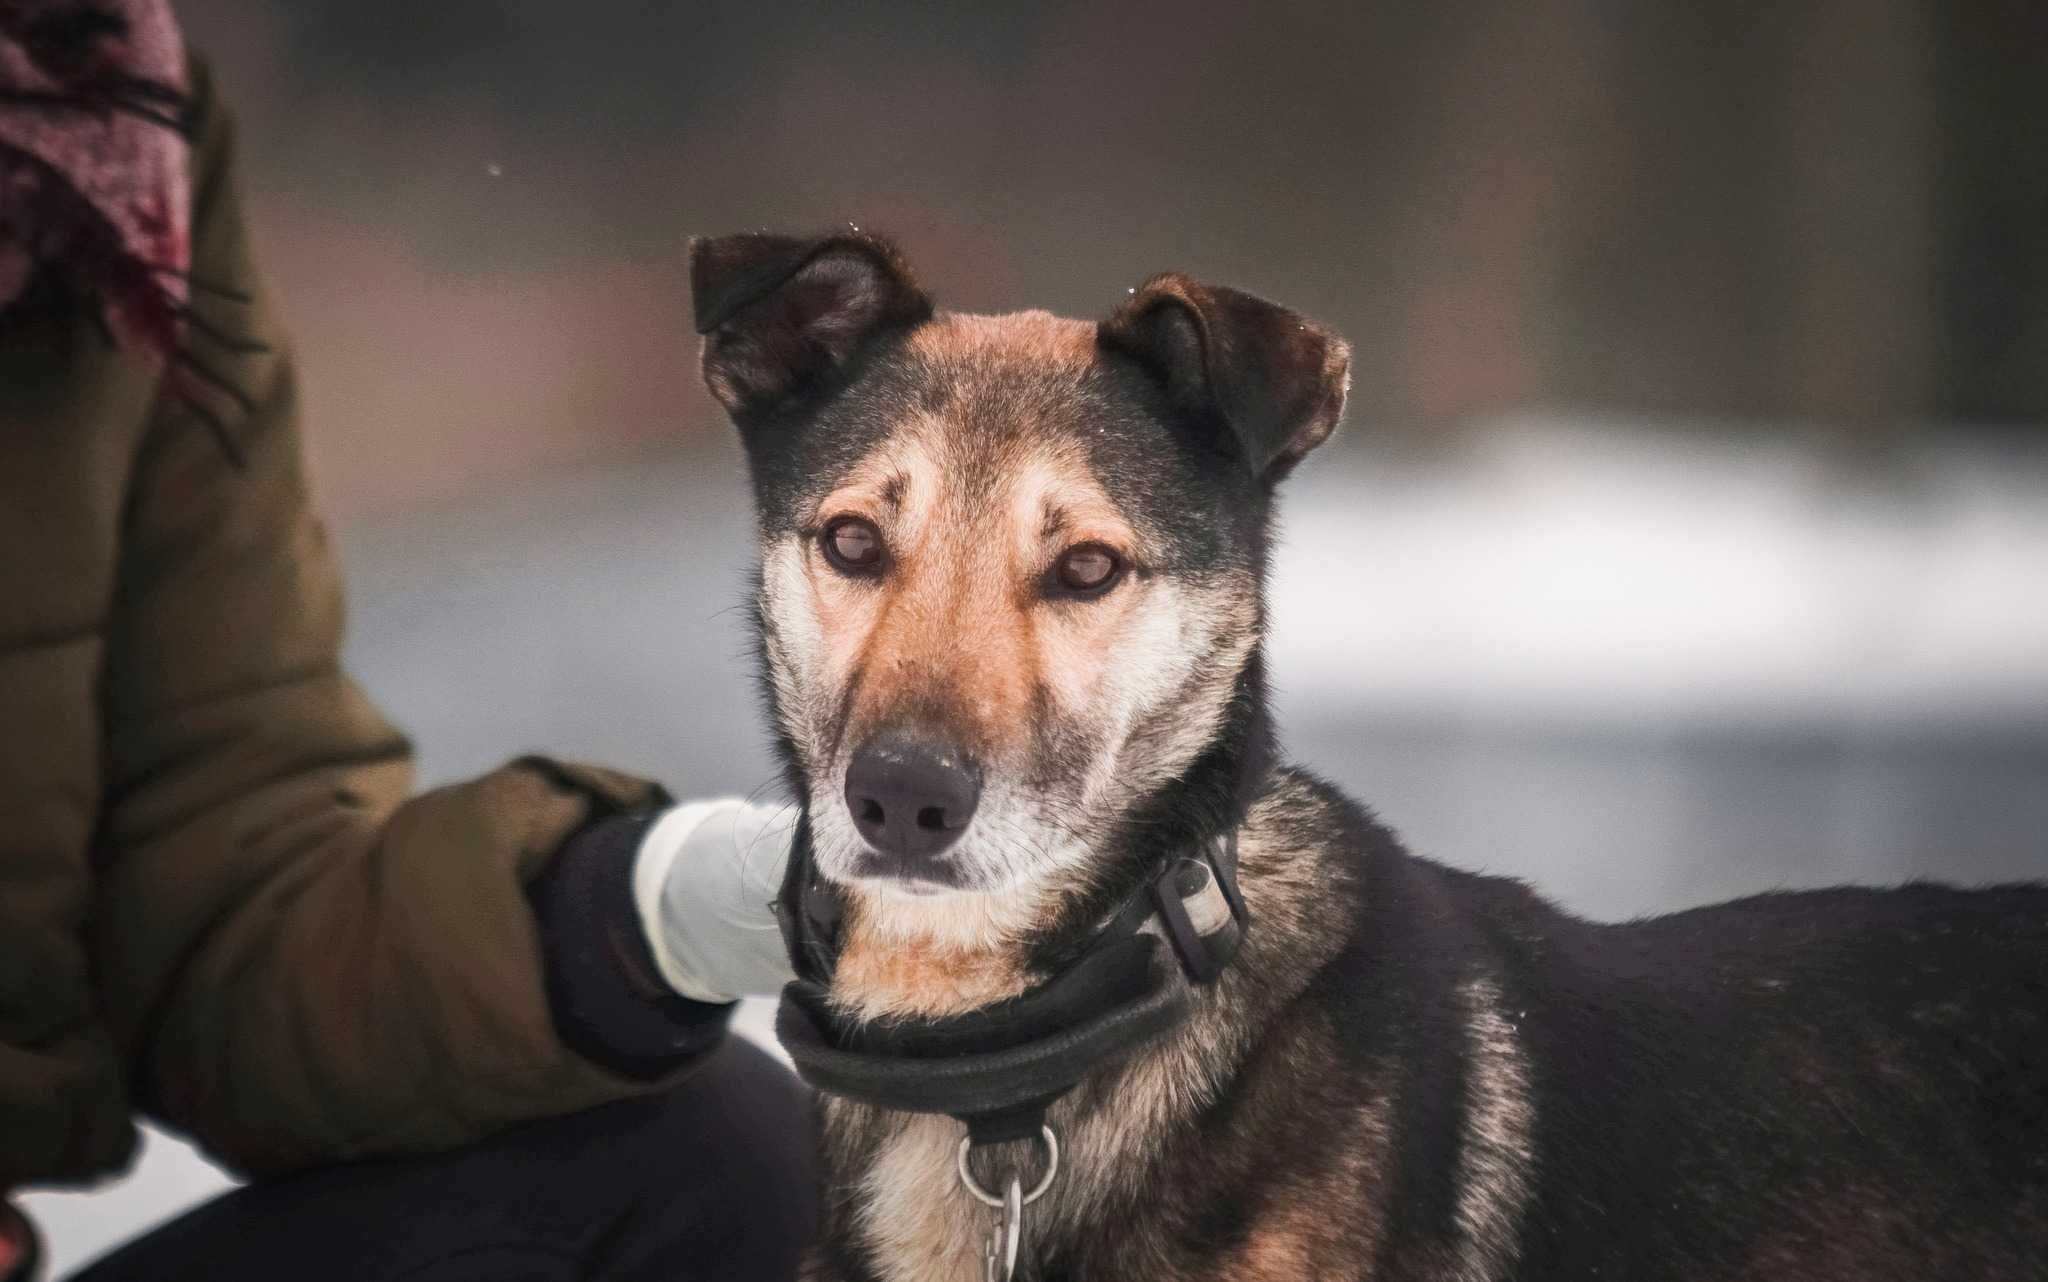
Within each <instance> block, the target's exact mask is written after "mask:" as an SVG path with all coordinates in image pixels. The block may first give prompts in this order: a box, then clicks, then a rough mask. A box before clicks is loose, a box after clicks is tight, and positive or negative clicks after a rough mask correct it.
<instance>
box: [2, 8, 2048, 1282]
mask: <svg viewBox="0 0 2048 1282" xmlns="http://www.w3.org/2000/svg"><path fill="white" fill-rule="evenodd" d="M179 8H180V11H181V13H182V16H183V18H184V21H185V23H186V27H187V34H188V37H189V38H190V40H191V41H192V43H193V44H194V45H195V46H196V47H198V48H199V49H201V50H203V51H205V52H206V53H207V54H208V55H209V56H210V58H211V59H212V61H213V63H214V66H215V70H216V72H217V74H218V76H219V79H220V81H221V82H222V84H223V85H224V87H225V91H226V94H227V96H228V97H229V99H230V100H231V101H232V102H234V103H236V104H237V105H238V107H239V111H240V113H241V119H242V168H243V181H244V186H245V189H246V192H247V195H248V198H249V201H250V204H251V213H252V217H253V220H254V223H255V230H256V233H257V238H258V241H259V244H260V246H261V247H262V250H263V251H264V255H265V257H266V259H267V262H268V266H269V271H270V273H271V275H272V277H273V278H274V280H275V282H276V284H277V286H278V288H279V291H280V293H281V295H282V298H283V301H284V304H285V307H286V310H287V313H288V315H289V316H290V317H291V318H292V320H293V322H294V328H295V332H296V335H297V344H298V351H299V357H300V359H301V362H302V365H303V369H304V373H305V381H306V384H307V396H308V400H309V402H310V407H309V418H308V422H309V426H310V431H311V433H312V440H313V450H314V455H315V458H314V465H315V469H316V473H317V479H318V482H319V485H320V488H321V491H322V493H323V495H324V498H325V501H326V504H327V506H328V509H329V511H330V515H331V516H332V518H333V524H334V527H335V532H336V534H337V537H338V540H339V542H340V544H341V546H342V548H343V550H344V552H345V554H346V556H347V558H348V561H349V564H350V569H351V581H352V586H353V590H354V605H355V612H354V628H353V633H352V642H351V646H352V648H351V654H352V658H353V662H354V664H355V666H356V668H357V670H358V672H359V674H360V675H361V676H362V678H363V679H364V680H365V682H366V683H367V684H368V686H369V687H370V689H371V690H372V691H373V692H374V693H375V694H376V695H377V696H379V697H380V699H381V700H382V701H383V702H384V703H385V704H386V706H387V708H388V710H389V711H390V712H391V713H392V714H393V715H394V716H395V717H396V718H397V719H398V720H399V721H400V722H401V723H402V724H404V725H406V726H407V727H408V728H409V729H410V730H411V731H412V732H413V733H414V734H415V735H416V736H417V738H418V740H419V743H420V746H421V749H422V760H423V764H424V767H425V773H426V776H427V778H428V781H429V782H437V781H443V780H446V779H450V778H454V777H458V776H460V775H463V774H466V773H468V772H472V771H476V770H481V769H484V768H486V767H488V766H490V765H493V764H496V763H497V762H498V761H500V760H502V759H504V758H505V757H508V756H510V755H514V754H516V753H518V752H520V751H523V750H526V749H530V748H540V747H545V748H548V749H551V750H554V751H559V752H563V753H569V754H574V755H583V756H588V757H592V758H597V759H602V760H607V761H610V762H613V763H615V764H618V765H620V766H624V767H629V768H632V769H635V770H638V771H642V772H645V773H648V774H652V775H656V776H659V777H662V778H664V779H667V780H668V781H670V783H671V785H672V786H673V787H674V788H675V789H676V790H677V791H679V792H682V793H710V792H723V791H739V792H748V791H752V790H754V789H757V788H761V787H763V786H764V785H766V784H768V782H769V781H770V779H771V777H772V774H773V768H772V765H771V762H770V760H769V758H768V755H767V752H766V743H765V736H764V735H763V734H762V732H761V729H760V725H759V720H758V716H757V714H756V711H755V707H754V703H753V694H752V689H751V686H750V684H749V678H750V668H749V660H748V657H747V651H746V644H747V643H746V638H745V629H744V626H743V620H742V617H741V614H740V612H739V610H738V607H739V605H740V601H741V576H742V574H743V571H744V567H745V565H746V562H747V558H748V521H749V513H748V507H747V495H746V490H745V479H744V476H743V474H742V471H741V468H740V465H739V460H738V455H737V450H736V448H735V445H734V443H733V442H732V440H731V439H730V437H729V430H728V429H727V428H726V426H725V425H724V424H723V423H722V422H721V421H720V420H719V419H718V417H717V415H716V414H715V413H714V411H713V407H712V406H711V404H710V402H709V401H708V399H707V398H706V397H705V396H704V394H703V393H702V391H701V390H700V388H699V386H698V383H697V381H696V375H695V338H694V336H693V335H692V334H691V332H690V326H689V320H688V307H687V289H686V283H685V274H684V262H683V246H684V241H685V239H686V237H687V236H689V235H690V234H693V233H699V232H721V231H731V230H740V229H747V228H755V227H778V228H797V229H803V228H823V227H827V226H830V225H832V224H834V223H837V222H841V221H852V222H856V223H858V224H860V225H861V226H863V227H873V228H878V229H881V230H884V231H886V232H888V233H890V234H892V235H894V236H895V237H896V238H898V239H899V241H900V242H901V243H902V244H903V245H904V246H905V247H906V248H907V250H908V251H909V253H910V255H911V258H912V260H913V261H914V262H915V263H917V264H918V265H919V267H920V268H921V269H922V271H923V273H924V276H925V278H926V281H927V283H928V284H929V285H930V286H931V287H932V288H933V289H934V291H935V293H937V295H938V296H939V297H940V299H941V300H942V302H943V303H945V304H947V305H950V306H954V307H957V308H961V309H968V310H990V309H1009V308H1013V307H1020V306H1044V307H1049V308H1052V309H1054V310H1058V311H1063V312H1067V313H1071V314H1077V315H1097V314H1100V313H1101V312H1103V311H1104V310H1106V309H1107V307H1108V306H1109V305H1110V304H1111V303H1112V302H1113V301H1114V300H1115V299H1116V298H1118V297H1119V296H1120V295H1121V294H1122V292H1123V289H1124V287H1125V286H1127V285H1130V284H1134V283H1136V282H1137V281H1138V280H1140V279H1142V278H1143V277H1144V276H1146V275H1148V274H1150V273H1151V272H1153V271H1156V270H1161V269H1165V268H1178V269H1181V270H1186V271H1189V272H1191V273H1194V274H1197V275H1200V276H1205V277H1208V278H1210V279H1214V280H1218V281H1224V282H1229V283H1232V284H1236V285H1240V286H1243V287H1246V288H1249V289H1253V290H1255V291H1258V292H1260V293H1263V294H1266V295H1268V296H1271V297H1274V298H1276V299H1279V300H1282V301H1284V302H1287V303H1288V304H1290V305H1293V306H1296V307H1298V308H1300V309H1301V310H1303V311H1305V312H1308V313H1309V314H1311V315H1314V316H1316V317H1318V318H1320V319H1322V320H1324V321H1326V322H1328V323H1329V324H1331V325H1332V326H1334V327H1335V328H1337V329H1339V330H1341V331H1342V332H1344V333H1345V334H1346V335H1348V336H1349V338H1350V339H1351V341H1352V345H1353V351H1354V355H1355V366H1354V369H1355V385H1354V388H1353V400H1352V405H1353V409H1352V412H1351V414H1350V418H1349V425H1348V427H1347V428H1346V431H1345V434H1344V435H1343V436H1342V437H1340V439H1339V441H1338V442H1337V443H1336V444H1334V445H1332V446H1331V447H1329V448H1328V449H1327V450H1326V451H1325V452H1324V453H1322V454H1320V455H1318V456H1317V457H1316V458H1315V459H1314V460H1313V461H1312V462H1311V464H1310V465H1309V466H1308V467H1306V468H1305V469H1304V470H1303V472H1302V473H1301V474H1300V475H1299V476H1298V477H1297V478H1296V480H1294V481H1293V482H1291V483H1290V487H1289V488H1290V494H1289V499H1288V504H1287V507H1286V523H1285V524H1286V534H1287V538H1286V543H1285V549H1284V551H1283V553H1282V555H1281V558H1280V563H1279V567H1278V573H1277V580H1276V582H1275V584H1274V593H1273V602H1274V612H1273V613H1274V627H1275V633H1276V635H1275V640H1274V644H1273V652H1274V668H1275V674H1276V680H1277V684H1278V686H1279V691H1280V697H1281V716H1282V724H1283V728H1284V730H1285V734H1286V737H1287V741H1288V744H1289V747H1290V749H1291V750H1292V752H1293V754H1294V755H1295V756H1296V757H1297V758H1298V759H1300V760H1302V761H1304V762H1306V763H1309V764H1311V765H1313V766H1315V767H1316V768H1318V769H1320V770H1321V771H1323V772H1324V773H1326V774H1328V775H1330V776H1331V777H1333V778H1335V779H1336V780H1338V781H1339V782H1341V783H1342V784H1344V785H1345V786H1346V787H1348V788H1349V789H1351V790H1352V791H1353V792H1355V793H1356V794H1357V795H1359V796H1360V797H1362V798H1364V799H1365V800H1367V801H1368V802H1370V803H1371V804H1372V805H1374V806H1375V807H1376V808H1377V809H1378V810H1379V811H1380V813H1381V815H1382V816H1383V817H1384V818H1385V819H1386V820H1387V821H1388V822H1390V823H1391V824H1393V825H1394V826H1395V827H1396V828H1398V829H1399V830H1401V831H1402V832H1403V833H1404V834H1405V835H1406V836H1407V838H1408V839H1409V841H1410V843H1411V844H1412V845H1413V846H1414V847H1415V848H1416V849H1417V850H1418V851H1419V852H1421V853H1424V854H1427V855H1430V856H1432V857H1435V858H1439V859H1442V860H1446V861H1448V862H1451V863H1455V864H1459V865H1462V866H1465V867H1471V868H1480V869H1489V870H1494V871H1499V872H1505V873H1511V874H1514V875H1517V876H1521V877H1524V878H1527V879H1528V880H1530V881H1531V882H1532V883H1534V884H1535V885H1537V886H1538V887H1540V888H1541V889H1543V890H1544V891H1545V892H1546V893H1548V894H1550V895H1551V896H1553V897H1554V898H1556V899H1557V900H1559V901H1560V902H1562V903H1563V904H1565V905H1566V906H1568V907H1570V908H1572V909H1575V910H1577V911H1580V912H1584V913H1588V914H1591V915H1595V916H1600V917H1610V918H1611V917H1625V916H1629V915H1634V914H1641V913H1650V912H1657V911H1662V910H1666V909H1670V908H1675V907H1680V906H1684V905H1690V904H1695V903H1700V902H1704V901H1707V900H1710V899H1714V898H1719V897H1727V896H1732V895H1736V894H1741V893H1747V892H1753V891H1758V890H1763V889H1768V888H1772V887H1780V886H1807V885H1816V884H1823V883H1829V882H1836V881H1843V880H1852V879H1853V880H1859V881H1870V882H1896V881H1898V880H1901V879H1904V878H1909V877H1939V878H1945V879H1949V880H1955V881H1960V882H1978V881H1985V880H1993V879H2010V878H2018V877H2042V876H2048V432H2044V430H2043V425H2044V422H2048V149H2044V147H2043V146H2042V140H2041V132H2040V131H2041V127H2042V122H2043V121H2044V120H2048V74H2043V72H2042V67H2043V66H2044V65H2048V8H2044V7H2042V6H2039V5H2035V4H2030V3H2023V2H2020V0H2014V2H2011V3H1994V2H1992V0H1948V2H1946V3H1937V2H1934V0H1927V2H1925V3H1912V2H1909V0H1853V2H1852V0H1777V2H1775V3H1743V2H1740V0H1724V2H1723V3H1718V4H1712V5H1698V4H1676V3H1674V4H1639V3H1623V2H1621V0H1611V2H1610V0H1503V2H1501V3H1487V4H1459V3H1441V4H1433V5H1390V4H1341V5H1340V4H1306V3H1292V2H1287V0H1268V3H1265V4H1260V5H1228V4H1220V3H1185V2H1184V3H1175V4H1135V3H1133V4H1118V5H1095V4H1078V3H1062V2H1057V0H1040V2H1036V3H994V2H990V0H983V2H981V3H976V4H972V5H944V4H937V3H931V4H916V5H912V4H894V5H862V6H853V5H843V4H830V3H825V2H824V0H814V2H812V3H805V4H758V3H756V4H746V5H731V6H721V5H704V4H691V3H675V4H661V3H647V2H642V3H624V2H621V0H583V2H582V3H579V4H574V5H567V4H559V3H551V2H544V0H437V2H436V3H434V4H430V5H422V4H418V3H416V2H414V0H294V3H292V4H290V5H268V6H254V5H249V4H246V3H237V2H234V0H184V3H182V4H181V5H180V6H179ZM515 692H516V697H514V696H515ZM745 1023H746V1025H747V1027H748V1028H750V1029H751V1030H753V1031H754V1032H756V1033H757V1034H758V1033H759V1032H760V1030H761V1029H763V1028H764V1027H765V1022H764V1020H763V1019H762V1012H761V1011H759V1010H752V1011H749V1012H748V1014H747V1017H746V1020H745ZM220 1182H221V1177H220V1176H219V1175H218V1174H217V1173H216V1172H213V1171H212V1170H211V1168H209V1167H207V1166H205V1165H204V1163H203V1162H201V1161H200V1159H198V1158H197V1157H195V1156H194V1155H192V1153H191V1152H190V1151H189V1150H187V1149H185V1148H183V1147H182V1146H181V1145H179V1144H178V1143H177V1142H176V1141H174V1140H172V1139H170V1138H168V1137H164V1136H160V1135H159V1136H152V1137H151V1140H150V1145H149V1149H148V1151H147V1155H146V1157H145V1159H144V1161H143V1163H142V1164H141V1166H140V1168H139V1170H138V1173H137V1174H136V1175H134V1176H132V1177H131V1178H129V1179H128V1180H126V1181H125V1182H122V1183H120V1184H117V1185H115V1186H112V1187H110V1188H108V1189H105V1190H101V1191H99V1192H96V1193H93V1194H89V1195H62V1196H58V1195H39V1196H36V1197H32V1198H30V1199H28V1201H29V1203H30V1207H31V1210H32V1211H33V1212H34V1213H35V1214H36V1215H37V1216H38V1218H40V1219H41V1220H42V1222H43V1223H44V1225H45V1226H46V1228H47V1229H49V1231H50V1232H51V1234H52V1237H53V1239H54V1245H55V1249H56V1254H57V1257H58V1263H59V1266H60V1267H66V1266H68V1265H69V1264H70V1263H75V1262H78V1261H80V1260H82V1259H84V1258H87V1257H89V1256H90V1255H92V1254H94V1253H96V1252H98V1251H99V1250H101V1249H103V1248H104V1247H105V1246H106V1245H108V1244H110V1243H111V1242H113V1241H115V1240H118V1239H119V1238H121V1237H124V1236H126V1235H127V1234H129V1233H131V1232H133V1231H135V1230H136V1229H137V1228H139V1227H141V1226H142V1225H144V1224H146V1223H147V1222H149V1221H150V1220H152V1219H154V1218H157V1217H161V1216H162V1215H164V1214H167V1213H168V1212H170V1211H171V1210H173V1209H175V1208H176V1207H178V1206H180V1205H183V1204H185V1203H187V1202H189V1201H191V1200H194V1199H196V1198H198V1197H201V1196H204V1195H205V1194H206V1193H208V1192H210V1191H211V1190H213V1189H214V1188H217V1187H219V1186H220Z"/></svg>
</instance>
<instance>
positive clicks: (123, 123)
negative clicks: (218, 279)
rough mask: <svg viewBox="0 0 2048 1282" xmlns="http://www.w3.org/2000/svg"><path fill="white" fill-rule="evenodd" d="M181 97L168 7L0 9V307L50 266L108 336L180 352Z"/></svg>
mask: <svg viewBox="0 0 2048 1282" xmlns="http://www.w3.org/2000/svg"><path fill="white" fill-rule="evenodd" d="M184 102H185V50H184V43H183V41H182V40H181V39H180V37H179V34H178V24H177V20H176V19H175V18H174V17H172V15H171V11H170V6H169V4H168V3H167V0H0V311H4V310H5V309H6V308H7V306H8V305H9V304H10V303H12V302H13V301H14V300H15V299H16V298H17V297H18V296H19V295H20V293H21V291H22V290H23V289H24V288H25V287H26V286H27V285H28V283H29V280H30V278H31V277H33V276H34V275H35V273H36V271H37V269H38V268H39V267H42V266H46V265H48V266H55V267H57V268H59V269H60V270H61V271H63V272H64V273H65V275H66V276H67V277H68V278H69V280H70V282H71V283H72V284H73V285H74V286H75V287H76V288H78V289H80V290H82V291H83V292H84V293H85V294H86V295H87V296H88V297H90V298H92V299H94V300H95V301H96V302H97V304H98V305H99V306H100V308H101V309H102V314H103V315H104V316H105V318H106V322H107V328H108V331H109V332H110V333H111V334H112V335H113V337H114V338H115V340H116V341H118V342H120V343H122V344H123V345H126V346H132V347H135V348H138V349H141V350H144V351H148V352H150V353H152V354H154V355H155V356H157V357H158V358H159V359H163V360H169V359H170V358H172V357H173V356H174V355H175V354H176V352H177V349H178V348H179V346H180V344H181V342H182V337H183V328H184V326H183V317H184V314H185V301H186V297H187V280H186V273H187V271H188V270H189V268H190V265H191V227H190V217H191V207H192V199H191V179H190V175H189V170H188V168H187V156H186V152H187V139H186V136H185V133H184V129H183V121H182V119H181V113H182V111H183V109H184Z"/></svg>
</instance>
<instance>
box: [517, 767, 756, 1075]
mask: <svg viewBox="0 0 2048 1282" xmlns="http://www.w3.org/2000/svg"><path fill="white" fill-rule="evenodd" d="M795 828H796V809H795V807H793V806H786V807H771V806H756V805H751V804H749V803H747V802H744V801H740V800H737V799H734V800H728V801H712V802H698V803H695V804H692V805H687V806H676V807H674V808H672V809H669V810H665V811H660V812H655V813H649V814H631V815H614V816H611V817H608V818H604V819H600V820H598V821H597V822H595V823H593V824H591V825H590V826H589V827H586V828H584V829H583V830H581V831H580V832H578V833H577V834H576V835H575V836H573V837H571V838H570V839H569V840H568V841H567V842H566V843H564V845H563V847H562V849H561V850H560V851H559V852H557V853H556V855H555V857H554V859H553V860H551V861H550V862H549V864H548V866H547V868H546V869H545V870H543V871H542V872H541V874H540V875H539V876H538V877H536V878H535V879H534V882H533V884H532V885H530V886H529V887H528V888H527V895H528V898H529V899H530V900H531V901H532V903H533V909H534V916H535V919H536V921H537V923H538V925H539V927H540V934H541V950H542V955H543V957H544V959H545V964H546V980H547V988H548V1005H549V1007H550V1009H551V1011H552V1013H553V1015H554V1020H555V1027H556V1030H557V1031H558V1032H560V1034H561V1036H562V1040H563V1041H564V1042H566V1043H567V1044H568V1045H569V1046H570V1047H571V1048H573V1049H574V1050H576V1051H578V1052H579V1053H581V1054H582V1055H584V1056H585V1057H587V1058H589V1059H591V1060H594V1061H596V1062H597V1063H600V1064H603V1065H605V1066H606V1067H608V1068H611V1069H612V1070H613V1071H615V1072H619V1073H623V1074H626V1075H628V1076H632V1077H641V1078H655V1077H659V1076H662V1075H663V1074H665V1073H667V1072H669V1071H670V1070H672V1069H674V1068H677V1067H679V1066H680V1065H682V1064H683V1063H685V1062H686V1061H688V1060H689V1059H690V1058H691V1057H692V1056H694V1055H697V1054H699V1053H701V1052H703V1051H705V1050H708V1049H709V1048H710V1047H711V1046H713V1045H716V1044H717V1041H718V1038H719V1036H720V1035H721V1034H722V1032H723V1030H724V1028H725V1023H726V1017H727V1015H729V1014H730V1013H731V1006H732V1002H733V1000H734V999H735V998H738V997H744V996H749V995H755V994H758V995H763V996H765V995H768V994H772V993H776V992H779V991H781V988H782V985H783V984H785V983H787V982H788V981H789V980H791V979H792V978H794V977H795V976H794V974H793V972H792V971H791V969H790V965H789V959H788V957H787V956H786V955H785V954H784V951H783V947H782V932H781V929H780V927H779V926H778V925H777V923H776V920H775V914H774V911H773V910H772V909H771V908H770V907H769V905H770V904H772V903H773V902H774V901H775V896H776V892H777V891H778V890H779V889H780V888H781V885H782V871H783V868H784V867H785V866H786V865H787V864H788V862H789V844H790V839H791V836H792V834H793V833H794V831H795Z"/></svg>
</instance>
